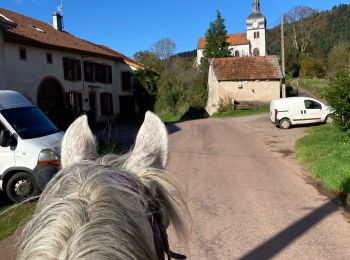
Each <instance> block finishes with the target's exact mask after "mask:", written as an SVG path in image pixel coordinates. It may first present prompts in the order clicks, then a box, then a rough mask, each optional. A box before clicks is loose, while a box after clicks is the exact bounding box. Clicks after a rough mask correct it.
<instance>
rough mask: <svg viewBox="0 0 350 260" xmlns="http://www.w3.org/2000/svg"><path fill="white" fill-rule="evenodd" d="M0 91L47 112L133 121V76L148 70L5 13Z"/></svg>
mask: <svg viewBox="0 0 350 260" xmlns="http://www.w3.org/2000/svg"><path fill="white" fill-rule="evenodd" d="M0 22H1V23H0V24H2V25H0V89H12V90H16V91H19V92H21V93H22V94H24V95H25V96H27V97H28V98H29V99H31V100H32V101H33V102H34V103H36V104H37V105H38V106H39V107H40V108H41V109H42V110H44V111H45V112H48V111H50V110H53V109H59V108H63V107H70V108H72V109H73V110H75V111H76V112H78V113H80V112H83V111H91V113H92V114H93V116H94V117H95V119H96V120H97V121H103V120H106V119H110V118H115V117H117V116H123V115H124V116H130V115H133V114H134V113H135V111H136V110H137V106H136V103H135V99H134V96H133V91H132V81H133V79H132V71H133V70H136V69H139V68H144V67H143V65H142V64H140V63H137V62H135V61H133V60H132V59H130V58H128V57H126V56H125V55H123V54H121V53H119V52H117V51H114V50H112V49H110V48H108V47H106V46H103V45H97V44H93V43H91V42H88V41H85V40H82V39H79V38H77V37H75V36H74V35H71V34H69V33H67V32H65V31H64V30H63V28H62V16H61V14H59V13H54V15H53V25H50V24H48V23H45V22H42V21H39V20H36V19H33V18H30V17H26V16H23V15H21V14H18V13H15V12H12V11H9V10H5V9H0Z"/></svg>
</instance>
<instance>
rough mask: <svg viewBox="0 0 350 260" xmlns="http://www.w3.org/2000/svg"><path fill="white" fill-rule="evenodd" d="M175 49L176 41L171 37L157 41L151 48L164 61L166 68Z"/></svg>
mask: <svg viewBox="0 0 350 260" xmlns="http://www.w3.org/2000/svg"><path fill="white" fill-rule="evenodd" d="M175 49H176V43H175V42H174V41H173V40H171V39H169V38H164V39H161V40H159V41H157V42H155V43H154V44H153V46H152V48H151V50H152V52H153V53H154V54H155V55H156V57H157V58H158V59H159V60H161V61H162V62H163V64H164V68H167V67H168V64H169V59H170V57H171V56H172V55H173V54H174V51H175Z"/></svg>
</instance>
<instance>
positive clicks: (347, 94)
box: [325, 71, 350, 131]
mask: <svg viewBox="0 0 350 260" xmlns="http://www.w3.org/2000/svg"><path fill="white" fill-rule="evenodd" d="M325 94H326V99H327V101H328V103H329V104H330V105H331V106H332V107H333V108H334V109H335V113H336V118H337V121H338V122H339V125H340V127H341V128H342V130H343V131H347V130H348V129H350V74H349V73H348V72H345V71H341V72H339V73H338V74H337V76H336V77H335V78H334V79H333V80H332V82H331V86H330V87H329V88H327V90H326V93H325Z"/></svg>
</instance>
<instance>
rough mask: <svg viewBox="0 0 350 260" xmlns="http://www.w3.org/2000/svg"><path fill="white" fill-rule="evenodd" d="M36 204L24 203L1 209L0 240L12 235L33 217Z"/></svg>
mask: <svg viewBox="0 0 350 260" xmlns="http://www.w3.org/2000/svg"><path fill="white" fill-rule="evenodd" d="M35 206H36V203H34V202H30V203H23V204H19V205H16V206H13V205H12V206H10V205H8V206H4V207H1V208H0V240H2V239H4V238H6V237H7V236H9V235H11V234H12V233H13V232H14V231H15V230H16V229H17V228H19V227H20V226H21V225H23V224H24V223H26V221H27V220H28V219H29V218H30V217H31V216H32V215H33V213H34V210H35Z"/></svg>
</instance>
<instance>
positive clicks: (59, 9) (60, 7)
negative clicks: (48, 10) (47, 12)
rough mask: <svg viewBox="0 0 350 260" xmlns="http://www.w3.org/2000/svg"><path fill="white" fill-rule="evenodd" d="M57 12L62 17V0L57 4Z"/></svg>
mask: <svg viewBox="0 0 350 260" xmlns="http://www.w3.org/2000/svg"><path fill="white" fill-rule="evenodd" d="M57 12H59V13H60V15H62V16H63V3H62V0H60V1H59V3H58V6H57Z"/></svg>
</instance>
